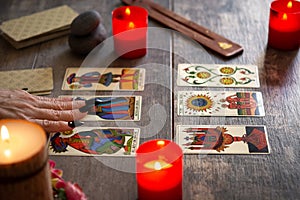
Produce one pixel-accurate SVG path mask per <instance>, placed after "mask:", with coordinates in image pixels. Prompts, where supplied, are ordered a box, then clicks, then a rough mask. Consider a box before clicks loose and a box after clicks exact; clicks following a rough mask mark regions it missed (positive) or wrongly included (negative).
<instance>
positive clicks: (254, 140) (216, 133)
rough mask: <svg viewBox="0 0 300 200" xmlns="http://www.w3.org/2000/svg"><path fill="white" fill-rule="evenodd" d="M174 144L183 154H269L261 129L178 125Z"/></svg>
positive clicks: (263, 127)
mask: <svg viewBox="0 0 300 200" xmlns="http://www.w3.org/2000/svg"><path fill="white" fill-rule="evenodd" d="M175 140H176V143H177V144H178V145H179V146H180V147H181V148H182V150H183V153H186V154H269V153H270V147H269V142H268V136H267V131H266V127H265V126H263V125H255V126H252V125H249V126H244V125H179V126H177V132H176V139H175Z"/></svg>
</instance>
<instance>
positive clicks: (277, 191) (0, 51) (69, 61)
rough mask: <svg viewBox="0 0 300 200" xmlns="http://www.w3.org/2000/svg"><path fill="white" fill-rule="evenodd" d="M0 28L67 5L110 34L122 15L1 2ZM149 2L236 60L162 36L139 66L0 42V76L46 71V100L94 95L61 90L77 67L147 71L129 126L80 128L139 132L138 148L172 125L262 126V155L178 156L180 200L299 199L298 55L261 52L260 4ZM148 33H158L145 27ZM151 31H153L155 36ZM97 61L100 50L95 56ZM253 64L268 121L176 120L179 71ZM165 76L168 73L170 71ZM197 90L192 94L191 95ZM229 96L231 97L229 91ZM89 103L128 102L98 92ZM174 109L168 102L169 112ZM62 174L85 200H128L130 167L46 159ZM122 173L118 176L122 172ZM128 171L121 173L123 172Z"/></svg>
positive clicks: (61, 44) (57, 44) (58, 43)
mask: <svg viewBox="0 0 300 200" xmlns="http://www.w3.org/2000/svg"><path fill="white" fill-rule="evenodd" d="M0 2H1V7H0V13H1V14H0V22H3V21H5V20H8V19H12V18H16V17H20V16H23V15H27V14H31V13H33V12H37V11H41V10H44V9H48V8H52V7H55V6H59V5H62V4H67V5H69V6H70V7H72V8H73V9H74V10H76V11H77V12H83V11H87V10H92V9H95V10H97V11H99V12H100V13H101V15H102V17H103V18H104V20H103V21H104V26H105V27H106V29H107V30H108V32H109V34H110V35H111V11H112V10H113V9H114V8H116V7H118V6H121V5H122V4H121V1H118V0H114V1H111V0H103V1H95V0H90V1H74V0H63V1H61V0H53V1H37V0H22V1H16V0H13V1H4V0H0ZM156 2H157V3H159V4H161V5H163V6H165V7H167V8H169V9H171V10H173V11H175V12H176V13H178V14H180V15H182V16H184V17H185V18H187V19H190V20H192V21H194V22H196V23H198V24H200V25H202V26H204V27H207V28H208V29H210V30H212V31H214V32H216V33H218V34H220V35H223V36H224V37H226V38H228V39H230V40H232V41H234V42H236V43H238V44H240V45H241V46H242V47H243V48H244V52H243V54H241V55H239V56H237V57H234V58H231V59H224V58H222V57H220V56H219V55H218V54H215V53H214V52H212V51H211V50H208V49H206V48H203V47H202V46H201V45H199V44H198V43H196V42H194V41H192V40H190V39H188V38H186V37H184V36H181V35H180V34H178V33H175V32H170V31H168V30H164V31H162V30H151V31H152V32H151V31H150V34H149V39H150V41H149V45H150V46H152V47H153V48H152V49H149V50H148V53H147V55H146V56H145V57H143V58H140V59H135V60H123V59H116V60H114V59H113V61H112V62H111V60H110V59H105V58H104V59H102V58H99V60H97V59H96V60H94V59H92V60H90V59H89V60H87V59H85V57H83V56H78V55H75V54H73V53H72V52H71V51H70V49H69V47H68V43H67V37H61V38H58V39H54V40H51V41H47V42H44V43H41V44H39V45H34V46H32V47H28V48H24V49H21V50H15V49H14V48H13V47H12V46H10V44H9V43H7V42H6V41H5V40H4V39H3V38H2V37H0V58H1V59H0V70H12V69H30V68H40V67H49V66H52V67H53V70H54V84H55V85H54V87H55V88H54V91H53V93H52V95H51V96H59V95H65V94H69V95H73V94H74V95H77V94H92V95H94V94H95V92H93V93H88V92H78V93H77V92H76V93H71V92H65V91H61V85H62V79H63V76H64V73H65V69H66V68H67V67H69V66H81V65H82V63H84V64H90V65H95V66H100V67H101V66H102V67H107V66H110V67H117V66H121V67H123V66H124V67H129V66H136V67H143V68H146V74H147V76H146V86H145V91H142V92H134V93H133V94H136V95H142V96H143V108H142V120H141V121H140V122H135V123H127V122H124V123H104V122H102V123H92V122H91V123H88V124H87V125H91V126H114V125H117V126H119V127H121V126H128V127H129V126H131V127H132V126H134V127H140V128H141V131H142V141H145V140H148V139H150V138H159V137H162V138H169V139H170V138H171V134H172V133H174V131H175V128H174V127H176V125H180V124H223V125H225V124H244V125H247V124H250V125H252V124H253V125H261V124H263V125H266V126H267V131H268V134H269V142H270V146H271V154H270V155H255V156H254V155H202V156H199V155H186V156H185V158H184V182H183V188H184V190H183V195H184V199H187V200H191V199H195V200H198V199H297V198H299V196H300V192H299V190H298V188H299V186H300V172H299V169H298V166H299V164H300V155H299V152H300V147H299V141H300V140H299V137H300V136H299V133H298V129H299V127H300V117H299V112H300V110H299V107H298V105H299V98H300V89H299V87H300V82H299V79H300V70H299V65H300V54H299V52H298V51H291V52H282V51H278V50H274V49H271V48H268V47H267V34H268V17H269V3H270V2H271V1H270V0H268V1H260V0H244V1H239V0H190V1H181V0H173V1H171V0H170V1H169V0H165V1H156ZM149 22H150V26H151V27H164V26H163V25H161V24H160V23H157V22H155V21H153V20H149ZM157 31H158V32H157ZM99 52H101V53H103V52H104V51H101V49H100V51H99ZM183 62H189V63H206V64H214V63H216V64H255V65H257V66H258V68H259V75H260V83H261V87H260V88H259V89H256V90H257V91H261V92H262V93H263V97H264V106H265V110H266V116H265V117H263V118H252V117H242V118H238V117H178V116H177V110H176V109H177V105H176V102H177V100H176V97H177V96H176V95H177V91H178V90H184V89H189V90H193V89H194V88H186V87H177V86H176V70H177V65H178V64H179V63H183ZM172 67H173V70H171V69H172ZM197 89H200V88H197ZM229 90H230V89H229ZM96 94H97V95H98V94H132V93H128V92H96ZM172 102H173V103H172ZM51 159H53V160H55V161H56V162H57V167H58V168H61V169H63V170H64V175H63V177H64V178H65V179H66V180H71V181H74V182H77V183H78V184H79V185H80V186H82V188H83V190H84V192H85V193H86V194H87V196H88V197H89V199H95V200H96V199H130V200H131V199H136V198H137V191H136V181H135V174H134V173H131V172H133V171H134V159H126V160H124V159H122V160H120V159H115V158H112V159H100V160H99V159H97V158H95V157H60V156H51ZM124 171H125V172H124ZM128 171H129V172H128Z"/></svg>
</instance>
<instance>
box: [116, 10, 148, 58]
mask: <svg viewBox="0 0 300 200" xmlns="http://www.w3.org/2000/svg"><path fill="white" fill-rule="evenodd" d="M147 26H148V12H147V10H146V9H144V8H142V7H138V6H123V7H120V8H117V9H115V10H114V11H113V12H112V31H113V37H114V48H115V52H116V53H117V54H118V55H119V56H121V57H122V58H138V57H142V56H144V55H146V52H147Z"/></svg>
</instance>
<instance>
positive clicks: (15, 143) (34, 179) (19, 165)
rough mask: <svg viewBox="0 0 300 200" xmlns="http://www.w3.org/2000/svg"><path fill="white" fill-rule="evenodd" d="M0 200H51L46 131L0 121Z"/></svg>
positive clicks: (19, 123)
mask: <svg viewBox="0 0 300 200" xmlns="http://www.w3.org/2000/svg"><path fill="white" fill-rule="evenodd" d="M0 128H1V134H0V199H6V200H15V199H24V198H26V199H28V200H31V199H32V200H33V199H45V200H52V199H53V194H52V193H53V191H52V187H51V179H50V167H49V163H48V148H47V145H46V144H47V138H46V134H45V131H44V130H43V129H42V128H41V127H40V126H39V125H37V124H34V123H31V122H28V121H25V120H13V119H6V120H0Z"/></svg>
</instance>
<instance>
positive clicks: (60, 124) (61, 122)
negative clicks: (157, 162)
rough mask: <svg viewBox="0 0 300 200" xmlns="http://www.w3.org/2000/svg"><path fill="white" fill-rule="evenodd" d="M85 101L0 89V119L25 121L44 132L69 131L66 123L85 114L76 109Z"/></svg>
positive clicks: (70, 128) (69, 128)
mask: <svg viewBox="0 0 300 200" xmlns="http://www.w3.org/2000/svg"><path fill="white" fill-rule="evenodd" d="M84 105H85V101H73V100H72V98H69V97H68V98H49V97H42V96H34V95H31V94H29V93H28V92H25V91H23V90H5V89H0V119H9V118H10V119H25V120H28V121H31V122H34V123H37V124H39V125H41V126H42V127H43V128H44V129H45V131H46V132H61V131H69V130H72V129H73V128H72V127H70V126H69V125H68V122H70V121H75V120H79V119H82V118H83V117H85V116H86V115H87V114H86V113H81V112H80V111H79V110H78V109H79V108H80V107H82V106H84Z"/></svg>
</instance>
